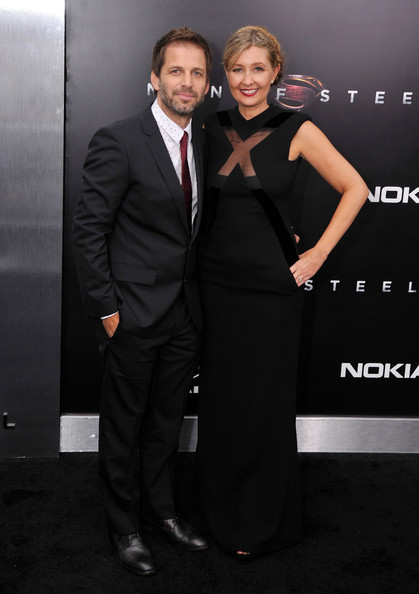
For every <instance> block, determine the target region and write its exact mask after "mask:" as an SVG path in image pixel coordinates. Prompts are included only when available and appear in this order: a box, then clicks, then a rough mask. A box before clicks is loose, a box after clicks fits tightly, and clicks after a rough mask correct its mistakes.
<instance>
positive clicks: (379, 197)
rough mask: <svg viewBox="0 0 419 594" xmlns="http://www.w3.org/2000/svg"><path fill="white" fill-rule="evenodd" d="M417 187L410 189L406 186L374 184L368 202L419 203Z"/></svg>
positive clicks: (418, 189)
mask: <svg viewBox="0 0 419 594" xmlns="http://www.w3.org/2000/svg"><path fill="white" fill-rule="evenodd" d="M418 192H419V187H418V188H414V189H413V190H412V189H410V188H409V187H408V186H405V187H403V188H402V187H401V186H384V187H381V186H376V187H375V190H374V192H370V193H369V195H368V200H369V201H370V202H384V203H385V204H407V203H408V202H415V203H416V204H419V196H418Z"/></svg>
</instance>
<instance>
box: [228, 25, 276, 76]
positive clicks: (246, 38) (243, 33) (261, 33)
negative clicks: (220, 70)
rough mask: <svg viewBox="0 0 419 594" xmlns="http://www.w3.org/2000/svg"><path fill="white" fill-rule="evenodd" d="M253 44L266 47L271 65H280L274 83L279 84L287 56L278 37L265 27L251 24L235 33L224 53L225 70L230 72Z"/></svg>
mask: <svg viewBox="0 0 419 594" xmlns="http://www.w3.org/2000/svg"><path fill="white" fill-rule="evenodd" d="M252 46H256V47H261V48H263V49H266V51H267V52H268V57H269V61H270V63H271V66H272V67H273V68H275V67H276V66H278V65H279V66H280V67H281V68H280V70H279V72H278V74H277V75H276V77H275V80H274V82H273V83H272V84H274V85H276V84H278V83H279V81H280V80H281V76H282V66H283V64H284V61H285V56H284V52H283V51H282V48H281V46H280V44H279V41H278V40H277V38H276V37H275V36H274V35H272V33H269V31H268V30H267V29H265V27H258V26H253V25H249V26H247V27H242V28H241V29H239V30H238V31H236V32H235V33H233V35H232V36H231V37H230V39H229V40H228V41H227V43H226V46H225V49H224V53H223V61H222V64H223V66H224V70H226V71H227V72H228V71H229V70H230V69H231V68H232V66H233V64H234V63H235V62H236V60H237V58H238V56H239V55H240V54H241V53H242V51H244V50H246V49H249V47H252Z"/></svg>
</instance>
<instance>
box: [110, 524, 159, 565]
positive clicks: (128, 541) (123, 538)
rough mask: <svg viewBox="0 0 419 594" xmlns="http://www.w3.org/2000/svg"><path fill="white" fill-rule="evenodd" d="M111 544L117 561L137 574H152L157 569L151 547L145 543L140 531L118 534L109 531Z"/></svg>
mask: <svg viewBox="0 0 419 594" xmlns="http://www.w3.org/2000/svg"><path fill="white" fill-rule="evenodd" d="M108 537H109V542H110V545H111V547H112V549H113V551H114V553H115V556H116V558H117V561H118V562H119V563H120V564H121V565H122V567H124V568H125V569H127V570H128V571H130V572H131V573H135V574H136V575H152V574H153V573H156V571H157V569H156V566H155V565H154V563H153V558H152V556H151V552H150V549H149V548H148V547H147V545H146V544H144V542H143V540H142V539H141V536H140V535H139V534H138V532H134V534H116V533H115V532H111V531H109V533H108Z"/></svg>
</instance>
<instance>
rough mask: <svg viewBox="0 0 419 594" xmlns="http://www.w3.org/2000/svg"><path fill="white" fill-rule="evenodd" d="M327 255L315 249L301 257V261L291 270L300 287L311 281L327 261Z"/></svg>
mask: <svg viewBox="0 0 419 594" xmlns="http://www.w3.org/2000/svg"><path fill="white" fill-rule="evenodd" d="M326 258H327V254H326V253H324V252H322V251H321V250H320V249H319V248H317V247H313V248H311V249H310V250H307V251H306V252H304V253H303V254H301V255H300V259H299V260H297V262H295V264H293V265H292V266H291V268H290V271H291V274H292V275H293V276H294V279H295V282H296V283H297V285H298V286H299V287H301V285H303V284H304V283H305V282H307V281H308V280H310V278H312V277H313V276H314V275H315V274H316V272H317V271H318V270H319V269H320V268H321V267H322V265H323V264H324V262H325V261H326Z"/></svg>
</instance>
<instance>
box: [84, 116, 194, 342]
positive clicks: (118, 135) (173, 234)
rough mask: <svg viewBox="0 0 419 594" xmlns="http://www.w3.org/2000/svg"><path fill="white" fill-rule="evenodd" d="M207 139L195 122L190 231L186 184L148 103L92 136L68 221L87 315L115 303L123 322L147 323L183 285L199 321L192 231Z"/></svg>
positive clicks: (104, 311) (139, 325)
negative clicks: (194, 200) (195, 188)
mask: <svg viewBox="0 0 419 594" xmlns="http://www.w3.org/2000/svg"><path fill="white" fill-rule="evenodd" d="M204 142H205V139H204V135H203V133H202V130H201V129H200V128H198V127H197V126H195V127H194V128H193V133H192V144H193V150H194V157H195V166H196V174H197V182H198V213H197V215H196V217H195V223H194V230H193V234H192V236H190V232H189V230H188V223H187V218H186V208H185V199H184V194H183V190H182V187H181V185H180V183H179V180H178V177H177V175H176V172H175V170H174V167H173V164H172V162H171V159H170V156H169V154H168V152H167V149H166V146H165V144H164V141H163V138H162V136H161V134H160V131H159V129H158V126H157V124H156V121H155V119H154V117H153V115H152V112H151V109H150V108H148V109H146V110H144V111H143V112H142V113H141V114H140V115H139V116H136V117H133V118H129V119H127V120H123V121H120V122H116V123H115V124H112V125H110V126H106V127H104V128H102V129H100V130H99V131H98V132H97V133H96V134H95V135H94V136H93V138H92V140H91V142H90V145H89V150H88V154H87V158H86V162H85V165H84V171H83V178H82V187H81V196H80V199H79V201H78V203H77V205H76V208H75V213H74V224H73V247H74V253H75V263H76V268H77V273H78V277H79V281H80V285H81V290H82V295H83V299H84V301H85V303H86V304H87V307H88V313H89V315H90V316H91V317H96V318H99V317H101V316H105V315H109V314H112V313H114V312H116V311H117V310H119V311H120V313H121V323H122V322H123V324H124V327H126V328H127V329H131V330H138V329H143V330H144V331H147V329H151V330H152V329H153V328H155V327H156V326H157V325H158V324H159V322H160V321H161V320H162V319H163V318H164V316H165V315H166V314H167V313H168V312H169V310H170V308H171V307H172V306H173V304H174V303H175V302H176V300H177V298H178V297H179V295H180V294H181V292H182V288H183V289H184V292H185V297H186V302H187V304H188V306H189V310H190V312H191V315H192V318H193V321H194V323H195V325H196V327H197V328H198V329H200V328H201V327H202V317H201V310H200V303H199V295H198V287H197V281H196V243H197V242H196V237H197V232H198V229H199V224H200V220H201V214H202V198H203V149H204Z"/></svg>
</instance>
